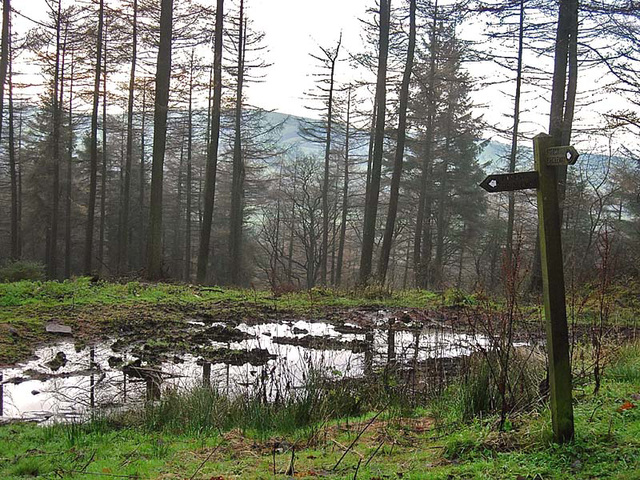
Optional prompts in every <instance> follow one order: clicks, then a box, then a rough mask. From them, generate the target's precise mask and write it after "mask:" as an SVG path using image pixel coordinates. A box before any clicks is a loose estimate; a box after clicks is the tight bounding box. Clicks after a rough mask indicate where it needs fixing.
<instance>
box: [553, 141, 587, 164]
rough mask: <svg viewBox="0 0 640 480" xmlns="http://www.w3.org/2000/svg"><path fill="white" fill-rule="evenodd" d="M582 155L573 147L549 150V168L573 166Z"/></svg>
mask: <svg viewBox="0 0 640 480" xmlns="http://www.w3.org/2000/svg"><path fill="white" fill-rule="evenodd" d="M579 156H580V154H579V153H578V151H577V150H576V149H575V148H574V147H573V146H571V145H567V146H562V147H551V148H549V149H547V167H560V166H566V165H573V164H574V163H576V161H577V160H578V157H579Z"/></svg>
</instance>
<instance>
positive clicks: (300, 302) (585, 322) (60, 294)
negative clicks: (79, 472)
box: [0, 278, 640, 365]
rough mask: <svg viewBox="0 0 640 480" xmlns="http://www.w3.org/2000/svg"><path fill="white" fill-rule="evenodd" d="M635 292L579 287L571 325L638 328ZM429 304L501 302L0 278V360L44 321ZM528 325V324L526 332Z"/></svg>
mask: <svg viewBox="0 0 640 480" xmlns="http://www.w3.org/2000/svg"><path fill="white" fill-rule="evenodd" d="M638 292H640V286H639V285H638V284H636V283H633V282H632V283H630V284H628V285H625V286H616V287H615V288H611V289H610V291H609V292H607V295H605V296H602V295H599V294H598V291H597V289H596V288H595V287H588V286H586V287H584V288H583V289H582V290H581V291H579V292H573V294H571V295H569V297H568V304H569V312H570V314H571V315H572V318H570V322H571V323H573V324H576V325H578V326H583V327H586V328H589V327H590V326H593V325H596V324H598V325H599V324H600V316H601V312H602V311H603V309H602V308H601V305H602V303H603V302H606V307H607V308H606V312H607V318H606V319H605V321H604V323H603V326H604V327H605V328H606V327H607V326H608V325H614V326H616V327H622V328H627V329H628V330H633V331H634V332H636V331H637V329H638V326H639V325H638V316H637V314H636V312H637V311H638V304H637V298H638ZM353 308H371V309H377V308H387V309H394V308H399V309H412V308H416V309H427V310H431V311H435V312H437V315H438V316H440V317H442V318H458V317H460V319H459V320H460V323H464V321H465V320H463V319H462V315H461V314H464V315H466V316H473V315H478V316H482V315H485V316H487V315H488V316H491V315H494V316H495V315H501V314H502V313H501V312H503V310H504V308H503V303H501V301H500V300H499V299H498V300H490V299H488V298H487V297H486V296H485V295H483V294H482V293H475V294H467V293H464V292H461V291H459V290H456V289H449V290H447V291H445V292H442V293H433V292H429V291H424V290H404V291H391V290H389V289H386V288H382V287H379V286H372V287H368V288H357V289H350V290H336V289H325V288H314V289H312V290H309V291H306V290H305V291H296V292H288V293H281V294H277V295H276V294H274V293H273V292H271V291H267V290H254V289H245V290H241V289H227V288H220V287H201V286H195V285H186V284H163V283H143V282H137V281H134V282H128V283H114V282H106V281H97V282H93V281H91V279H89V278H78V279H74V280H67V281H64V282H40V281H20V282H13V283H0V365H6V364H12V363H15V362H17V361H20V360H23V359H25V358H27V357H28V356H29V355H30V354H31V353H32V352H33V349H34V347H35V346H36V345H38V344H41V343H45V342H48V341H53V340H55V339H56V337H55V336H54V335H51V334H47V333H46V331H45V324H46V323H47V322H50V321H52V322H58V323H60V322H61V323H65V324H66V325H69V326H71V327H72V328H73V336H74V339H75V341H76V342H80V343H82V342H91V341H93V340H95V339H97V338H100V337H103V336H105V335H109V334H112V333H114V332H121V331H123V330H130V329H133V330H135V331H138V332H139V333H140V334H141V335H147V334H148V333H149V332H158V331H170V330H171V328H174V329H179V328H180V327H181V325H183V324H184V322H185V321H186V320H188V319H190V318H194V317H199V316H200V317H205V318H209V319H215V320H216V321H228V322H230V323H238V322H242V321H256V320H260V319H262V320H276V321H277V320H281V319H283V318H287V317H289V318H291V317H295V316H297V317H306V318H327V317H330V316H331V315H332V314H333V313H336V314H337V315H340V314H341V312H343V311H344V310H346V309H353ZM517 316H518V322H519V324H521V325H524V324H526V323H527V322H528V323H530V324H532V325H533V328H534V329H538V330H540V331H542V326H541V324H540V319H541V314H540V303H539V302H538V301H531V302H530V303H521V305H520V307H519V309H518V312H517ZM529 330H531V329H529Z"/></svg>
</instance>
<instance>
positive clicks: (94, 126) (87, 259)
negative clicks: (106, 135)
mask: <svg viewBox="0 0 640 480" xmlns="http://www.w3.org/2000/svg"><path fill="white" fill-rule="evenodd" d="M103 25H104V0H100V10H99V13H98V38H97V42H96V71H95V77H94V84H93V104H92V109H91V140H90V146H89V164H90V165H89V205H88V208H87V229H86V234H85V242H84V273H85V274H87V275H90V274H91V264H92V261H93V227H94V220H95V209H96V193H97V189H98V100H99V98H100V76H101V67H102V29H103Z"/></svg>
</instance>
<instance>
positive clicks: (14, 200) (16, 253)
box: [0, 2, 20, 260]
mask: <svg viewBox="0 0 640 480" xmlns="http://www.w3.org/2000/svg"><path fill="white" fill-rule="evenodd" d="M8 4H9V2H6V4H5V6H4V7H3V8H5V9H6V8H10V7H8ZM7 16H9V15H7ZM3 21H4V20H3ZM7 28H9V26H7ZM7 49H8V50H9V49H11V37H10V36H9V40H8V42H7ZM8 62H9V172H10V177H11V259H12V260H19V259H20V227H19V225H20V223H19V214H18V200H19V199H18V173H17V168H16V167H17V165H16V148H15V136H14V125H13V121H14V112H13V67H12V63H13V62H12V55H11V56H9V59H8ZM0 81H2V80H0ZM0 96H4V92H2V93H1V94H0ZM2 103H3V102H2V100H0V104H2ZM0 109H2V106H1V105H0ZM0 123H2V114H1V113H0Z"/></svg>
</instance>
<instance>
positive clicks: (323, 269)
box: [320, 33, 342, 285]
mask: <svg viewBox="0 0 640 480" xmlns="http://www.w3.org/2000/svg"><path fill="white" fill-rule="evenodd" d="M341 44H342V33H341V34H340V39H339V40H338V45H337V47H336V50H335V52H330V51H329V50H324V49H323V51H324V53H325V55H327V58H328V60H329V62H330V64H331V73H330V76H329V104H328V105H327V140H326V142H325V146H324V178H323V180H322V253H321V255H320V262H321V263H320V282H321V283H322V285H326V284H327V257H328V253H329V171H330V168H329V160H330V156H331V133H332V132H331V130H332V127H333V91H334V79H335V73H336V62H337V60H338V55H339V54H340V45H341Z"/></svg>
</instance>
